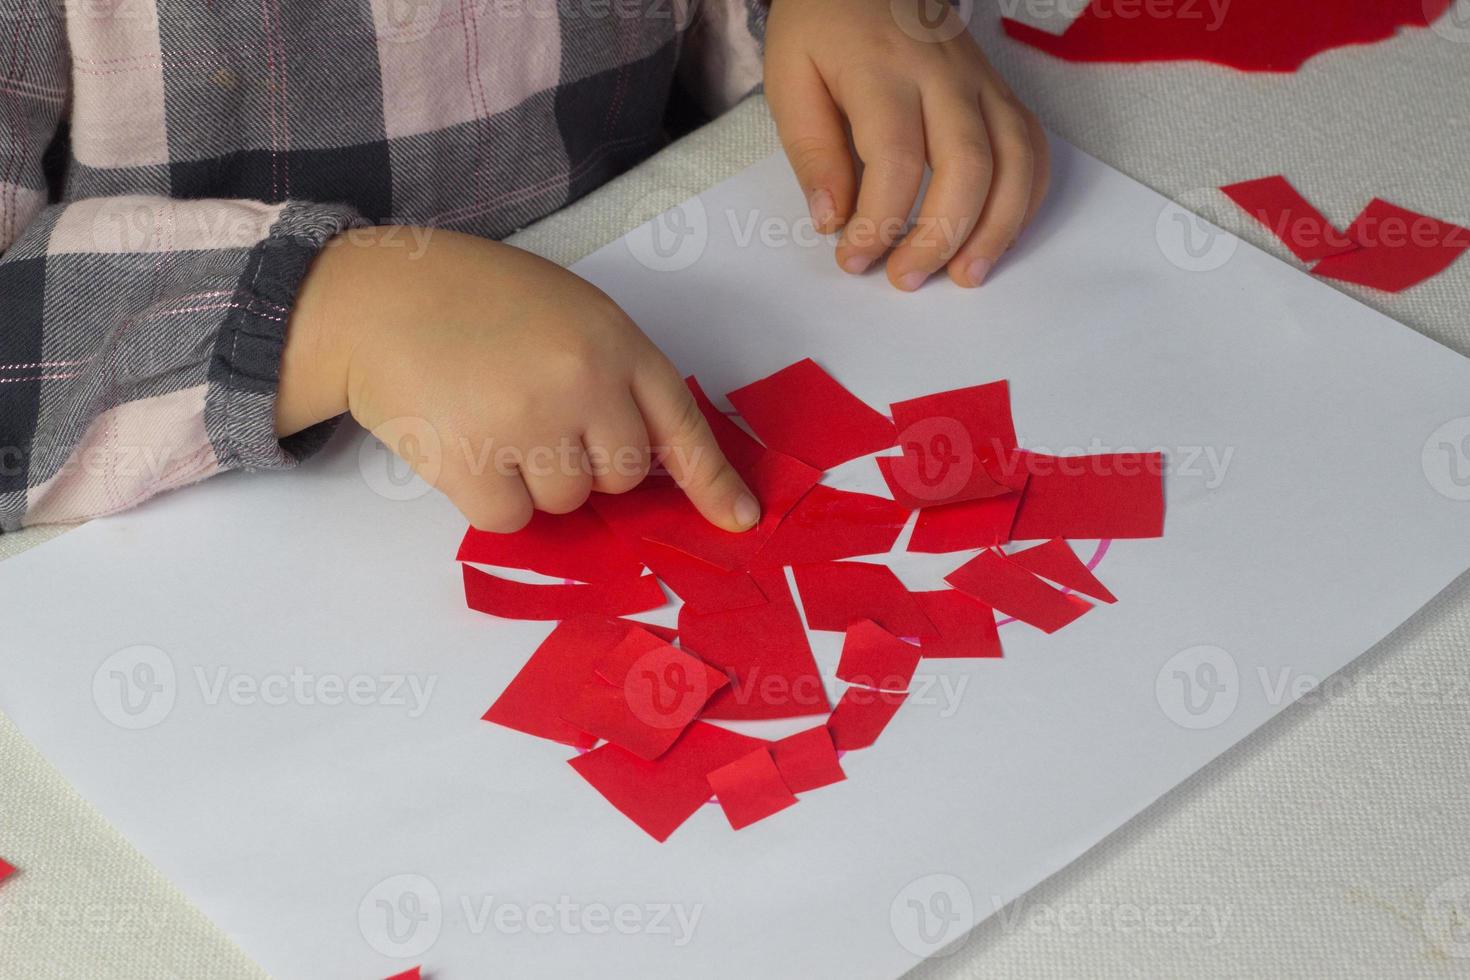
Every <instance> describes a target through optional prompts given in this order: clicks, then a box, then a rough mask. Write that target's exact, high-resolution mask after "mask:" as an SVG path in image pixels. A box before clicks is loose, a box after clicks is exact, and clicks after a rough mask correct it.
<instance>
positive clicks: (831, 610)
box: [792, 561, 934, 636]
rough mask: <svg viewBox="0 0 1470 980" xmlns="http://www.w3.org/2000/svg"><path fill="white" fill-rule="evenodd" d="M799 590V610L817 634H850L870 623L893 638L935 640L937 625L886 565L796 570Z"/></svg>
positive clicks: (829, 565) (817, 566) (834, 563)
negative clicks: (850, 630)
mask: <svg viewBox="0 0 1470 980" xmlns="http://www.w3.org/2000/svg"><path fill="white" fill-rule="evenodd" d="M792 572H793V574H794V575H795V576H796V587H797V588H798V589H800V590H801V607H802V609H803V610H804V611H805V612H806V622H807V625H808V626H810V627H811V628H812V629H814V630H835V631H837V632H839V633H845V632H847V628H848V627H849V626H851V625H852V624H853V623H856V622H858V621H859V620H863V619H871V620H873V622H875V623H877V624H878V625H879V626H881V627H883V628H884V629H886V630H887V631H888V632H890V633H892V634H894V635H895V636H933V635H934V624H933V623H931V622H929V618H928V617H927V616H925V615H924V613H923V611H922V610H921V609H920V608H919V604H918V603H917V602H915V601H914V597H913V594H912V593H910V592H909V590H908V589H907V588H905V587H904V584H903V583H902V582H900V581H899V579H898V576H897V575H894V574H893V570H892V569H891V568H889V567H888V566H886V565H874V564H870V563H868V562H860V561H827V562H818V563H815V564H811V565H797V566H795V567H794V568H793V569H792Z"/></svg>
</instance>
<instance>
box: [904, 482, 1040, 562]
mask: <svg viewBox="0 0 1470 980" xmlns="http://www.w3.org/2000/svg"><path fill="white" fill-rule="evenodd" d="M1022 493H1024V491H1022V492H1015V491H1012V492H1011V493H1003V494H1001V495H1000V496H998V497H984V498H982V499H980V500H962V501H960V502H959V503H957V504H945V505H944V506H943V507H925V508H924V509H923V510H921V511H919V520H918V522H917V523H916V524H915V525H914V533H913V534H912V535H911V536H910V537H909V551H914V552H920V553H923V554H928V555H943V554H948V553H949V552H951V551H965V550H968V549H970V548H993V547H995V546H996V545H1000V544H1005V543H1006V542H1007V541H1009V540H1010V539H1011V524H1012V522H1013V521H1015V519H1016V510H1017V508H1019V507H1020V505H1021V495H1022Z"/></svg>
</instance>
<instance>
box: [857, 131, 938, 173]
mask: <svg viewBox="0 0 1470 980" xmlns="http://www.w3.org/2000/svg"><path fill="white" fill-rule="evenodd" d="M924 163H925V157H924V150H923V147H920V146H917V145H915V144H913V143H907V142H903V141H900V140H887V141H885V142H882V143H880V144H878V147H877V149H876V150H875V151H874V153H873V159H872V161H870V162H869V163H868V166H869V167H872V168H874V169H876V170H877V171H878V173H879V175H880V176H882V177H886V178H889V179H912V178H914V177H917V176H919V175H921V174H923V172H924Z"/></svg>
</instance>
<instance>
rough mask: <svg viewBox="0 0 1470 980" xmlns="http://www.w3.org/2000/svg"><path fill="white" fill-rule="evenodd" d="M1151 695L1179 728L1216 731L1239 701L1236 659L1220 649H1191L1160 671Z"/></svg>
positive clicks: (1178, 654) (1207, 647)
mask: <svg viewBox="0 0 1470 980" xmlns="http://www.w3.org/2000/svg"><path fill="white" fill-rule="evenodd" d="M1154 696H1155V698H1157V699H1158V702H1159V707H1160V708H1162V709H1163V711H1164V714H1165V715H1167V716H1168V718H1169V720H1170V721H1172V722H1174V724H1176V725H1178V726H1179V727H1180V728H1189V729H1194V730H1200V729H1206V728H1215V727H1216V726H1218V725H1222V724H1224V723H1225V721H1226V720H1228V719H1229V718H1230V716H1231V715H1233V714H1234V713H1235V706H1236V704H1237V703H1238V702H1239V701H1240V669H1239V668H1238V667H1237V666H1236V663H1235V658H1234V657H1232V656H1231V655H1230V654H1229V653H1228V652H1226V651H1225V650H1222V649H1221V648H1220V647H1216V646H1196V647H1190V648H1189V649H1188V650H1181V651H1180V652H1179V653H1176V654H1174V656H1172V657H1170V658H1169V659H1168V660H1167V661H1166V662H1165V663H1164V666H1162V667H1160V668H1159V673H1158V676H1157V677H1156V678H1155V680H1154Z"/></svg>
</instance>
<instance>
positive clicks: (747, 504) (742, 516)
mask: <svg viewBox="0 0 1470 980" xmlns="http://www.w3.org/2000/svg"><path fill="white" fill-rule="evenodd" d="M760 519H761V505H760V504H758V503H756V501H755V498H754V497H752V496H751V495H750V494H748V493H742V494H741V495H740V499H739V500H737V501H735V523H737V524H739V525H740V526H741V527H754V526H755V522H756V521H758V520H760Z"/></svg>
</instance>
